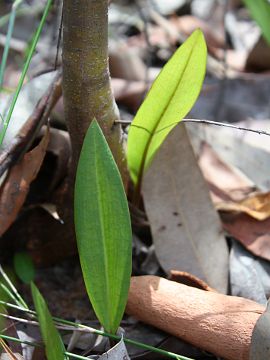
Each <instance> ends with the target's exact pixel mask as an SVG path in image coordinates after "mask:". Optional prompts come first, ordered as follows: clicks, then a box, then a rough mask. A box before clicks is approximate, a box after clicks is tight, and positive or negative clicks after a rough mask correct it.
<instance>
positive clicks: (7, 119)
mask: <svg viewBox="0 0 270 360" xmlns="http://www.w3.org/2000/svg"><path fill="white" fill-rule="evenodd" d="M52 1H53V0H48V1H47V4H46V7H45V9H44V12H43V15H42V18H41V21H40V23H39V26H38V28H37V30H36V32H35V36H34V39H33V42H32V45H31V47H30V51H29V54H28V56H27V59H26V62H25V64H24V67H23V71H22V74H21V77H20V80H19V83H18V86H17V89H16V91H15V94H14V96H13V99H12V102H11V105H10V108H9V111H8V114H7V116H6V117H5V120H4V122H3V128H2V129H1V132H0V147H1V146H2V143H3V140H4V137H5V135H6V132H7V128H8V125H9V122H10V119H11V116H12V113H13V110H14V108H15V105H16V102H17V99H18V96H19V93H20V91H21V88H22V86H23V82H24V79H25V76H26V73H27V71H28V68H29V65H30V62H31V60H32V57H33V54H34V52H35V49H36V46H37V43H38V40H39V37H40V34H41V31H42V29H43V26H44V24H45V21H46V18H47V16H48V13H49V10H50V7H51V4H52Z"/></svg>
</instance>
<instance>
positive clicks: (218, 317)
mask: <svg viewBox="0 0 270 360" xmlns="http://www.w3.org/2000/svg"><path fill="white" fill-rule="evenodd" d="M264 310H265V308H264V307H263V306H262V305H260V304H257V303H256V302H254V301H251V300H247V299H244V298H241V297H236V296H227V295H223V294H219V293H215V292H212V291H205V290H200V289H196V288H193V287H190V286H186V285H183V284H179V283H176V282H174V281H169V280H166V279H163V278H160V277H157V276H139V277H133V278H132V279H131V286H130V291H129V297H128V304H127V308H126V312H127V313H128V314H130V315H132V316H135V317H136V318H137V319H139V320H141V321H143V322H145V323H147V324H150V325H153V326H155V327H157V328H159V329H161V330H164V331H166V332H168V333H170V334H172V335H174V336H177V337H179V338H181V339H183V340H185V341H187V342H189V343H191V344H193V345H195V346H197V347H199V348H201V349H204V350H207V351H209V352H211V353H213V354H215V355H217V356H220V357H222V358H225V359H228V360H236V359H237V360H248V359H249V351H250V345H251V336H252V332H253V329H254V326H255V324H256V322H257V320H258V319H259V317H260V315H261V314H262V313H263V312H264Z"/></svg>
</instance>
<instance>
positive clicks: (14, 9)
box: [0, 0, 23, 90]
mask: <svg viewBox="0 0 270 360" xmlns="http://www.w3.org/2000/svg"><path fill="white" fill-rule="evenodd" d="M22 1H23V0H15V1H14V3H13V5H12V10H11V14H10V18H9V24H8V31H7V37H6V43H5V47H4V52H3V56H2V61H1V66H0V90H2V86H3V81H4V73H5V68H6V63H7V58H8V52H9V48H10V40H11V37H12V33H13V29H14V23H15V18H16V13H17V9H18V7H19V5H20V4H21V3H22Z"/></svg>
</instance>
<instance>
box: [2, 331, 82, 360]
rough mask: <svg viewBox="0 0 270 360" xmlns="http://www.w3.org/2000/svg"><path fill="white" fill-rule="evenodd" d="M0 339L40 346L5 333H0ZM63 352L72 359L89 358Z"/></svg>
mask: <svg viewBox="0 0 270 360" xmlns="http://www.w3.org/2000/svg"><path fill="white" fill-rule="evenodd" d="M0 339H3V340H7V341H13V342H16V343H19V344H25V345H28V346H34V347H41V345H40V344H38V343H34V342H31V341H27V340H24V341H23V340H20V339H17V338H14V337H12V336H7V335H3V334H0ZM64 354H65V355H66V356H68V357H71V358H73V359H79V360H80V359H82V360H85V359H86V360H89V358H88V357H85V356H81V355H77V354H73V353H71V352H68V351H65V352H64Z"/></svg>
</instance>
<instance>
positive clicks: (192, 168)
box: [143, 123, 228, 293]
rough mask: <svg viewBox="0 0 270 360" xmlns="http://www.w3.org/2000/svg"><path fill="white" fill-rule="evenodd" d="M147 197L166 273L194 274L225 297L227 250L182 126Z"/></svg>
mask: <svg viewBox="0 0 270 360" xmlns="http://www.w3.org/2000/svg"><path fill="white" fill-rule="evenodd" d="M143 195H144V204H145V208H146V212H147V215H148V218H149V221H150V226H151V232H152V236H153V241H154V244H155V249H156V255H157V258H158V260H159V262H160V264H161V266H162V267H163V269H164V270H165V271H166V272H168V273H169V271H170V270H172V269H177V270H183V271H187V272H190V273H191V274H193V275H195V276H197V277H199V278H201V279H203V280H205V281H206V282H208V283H209V285H210V286H212V287H214V288H216V289H218V290H219V291H220V292H223V293H226V291H227V282H228V280H227V279H228V249H227V245H226V242H225V238H224V236H223V233H222V230H221V225H220V221H219V218H218V215H217V213H216V211H215V209H214V208H213V205H212V202H211V199H210V195H209V190H208V187H207V185H206V183H205V181H204V179H203V176H202V174H201V172H200V170H199V167H198V164H197V161H196V158H195V155H194V153H193V149H192V146H191V144H190V141H189V137H188V135H187V131H186V128H185V125H184V124H183V123H182V124H180V125H178V126H177V127H176V128H175V129H174V130H173V131H172V132H171V133H170V135H169V136H168V138H167V139H166V141H165V143H164V144H163V145H162V147H161V149H160V151H159V152H158V154H157V155H156V157H155V159H154V161H153V163H152V165H151V166H150V169H149V170H148V171H147V173H146V175H145V177H144V183H143Z"/></svg>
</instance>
